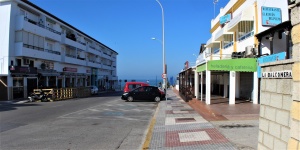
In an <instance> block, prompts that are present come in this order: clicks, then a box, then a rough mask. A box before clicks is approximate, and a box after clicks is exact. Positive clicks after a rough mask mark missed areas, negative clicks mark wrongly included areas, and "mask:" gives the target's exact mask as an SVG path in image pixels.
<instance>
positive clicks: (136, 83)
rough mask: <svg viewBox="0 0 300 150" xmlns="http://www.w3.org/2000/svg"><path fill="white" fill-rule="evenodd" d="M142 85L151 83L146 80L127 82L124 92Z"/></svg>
mask: <svg viewBox="0 0 300 150" xmlns="http://www.w3.org/2000/svg"><path fill="white" fill-rule="evenodd" d="M140 86H149V84H148V83H144V82H126V83H125V86H124V90H123V92H124V93H126V92H129V91H131V90H132V89H135V88H137V87H140Z"/></svg>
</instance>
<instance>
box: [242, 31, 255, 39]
mask: <svg viewBox="0 0 300 150" xmlns="http://www.w3.org/2000/svg"><path fill="white" fill-rule="evenodd" d="M253 35H254V31H251V32H248V33H246V34H245V35H243V36H241V37H240V38H239V41H243V40H245V39H247V38H249V37H251V36H253Z"/></svg>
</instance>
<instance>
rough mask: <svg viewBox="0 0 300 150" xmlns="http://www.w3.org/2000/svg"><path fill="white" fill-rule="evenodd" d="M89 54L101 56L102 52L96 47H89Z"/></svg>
mask: <svg viewBox="0 0 300 150" xmlns="http://www.w3.org/2000/svg"><path fill="white" fill-rule="evenodd" d="M87 52H89V53H92V54H95V55H98V56H101V51H99V50H96V49H95V48H94V47H92V46H87Z"/></svg>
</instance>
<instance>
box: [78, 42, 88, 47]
mask: <svg viewBox="0 0 300 150" xmlns="http://www.w3.org/2000/svg"><path fill="white" fill-rule="evenodd" d="M77 42H78V43H80V44H82V45H84V46H86V43H84V42H81V41H77Z"/></svg>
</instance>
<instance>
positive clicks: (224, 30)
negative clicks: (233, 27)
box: [215, 24, 233, 41]
mask: <svg viewBox="0 0 300 150" xmlns="http://www.w3.org/2000/svg"><path fill="white" fill-rule="evenodd" d="M226 34H227V35H228V34H233V32H228V24H226V25H225V26H224V27H223V28H222V29H221V30H219V31H218V32H217V33H216V35H215V40H216V41H222V40H223V37H224V36H225V35H226Z"/></svg>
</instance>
